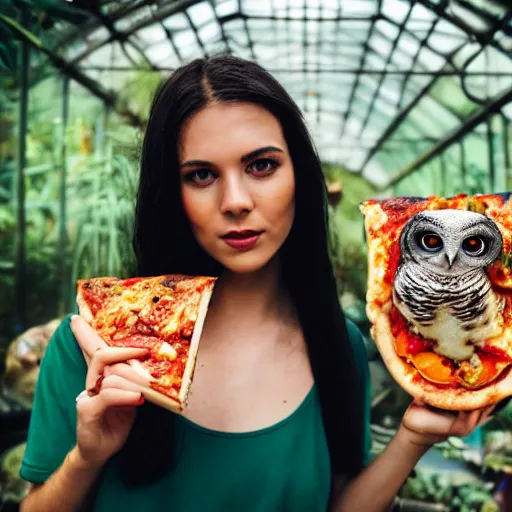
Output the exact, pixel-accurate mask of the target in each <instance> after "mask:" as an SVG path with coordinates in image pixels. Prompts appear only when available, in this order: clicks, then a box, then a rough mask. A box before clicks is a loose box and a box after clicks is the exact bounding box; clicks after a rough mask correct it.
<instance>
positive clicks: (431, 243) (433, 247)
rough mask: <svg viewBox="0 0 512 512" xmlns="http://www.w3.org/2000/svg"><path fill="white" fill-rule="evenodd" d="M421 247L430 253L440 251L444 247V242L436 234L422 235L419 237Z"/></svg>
mask: <svg viewBox="0 0 512 512" xmlns="http://www.w3.org/2000/svg"><path fill="white" fill-rule="evenodd" d="M418 242H419V245H420V247H422V248H423V249H425V250H426V251H429V252H434V251H439V249H441V248H442V247H443V241H442V240H441V237H440V236H439V235H436V234H435V233H422V234H420V236H419V237H418Z"/></svg>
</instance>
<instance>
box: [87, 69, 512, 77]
mask: <svg viewBox="0 0 512 512" xmlns="http://www.w3.org/2000/svg"><path fill="white" fill-rule="evenodd" d="M78 69H81V70H84V71H117V72H128V71H136V69H137V68H133V67H131V66H79V67H78ZM265 69H266V70H267V71H269V72H271V73H289V74H292V73H320V74H321V73H330V74H334V73H341V74H346V75H357V74H360V75H376V76H380V75H395V76H404V75H412V76H431V77H435V78H438V77H443V76H457V77H463V76H475V77H478V76H484V77H485V76H489V77H502V76H503V77H510V71H462V70H460V71H459V70H454V69H447V70H440V71H406V70H385V69H357V68H318V67H311V68H308V69H296V68H294V69H287V68H272V67H269V66H266V67H265ZM144 71H148V72H151V71H153V72H155V73H158V72H160V71H166V72H172V71H176V68H174V67H170V66H156V69H153V70H148V69H144Z"/></svg>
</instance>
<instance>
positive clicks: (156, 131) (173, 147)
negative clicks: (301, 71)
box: [120, 55, 364, 485]
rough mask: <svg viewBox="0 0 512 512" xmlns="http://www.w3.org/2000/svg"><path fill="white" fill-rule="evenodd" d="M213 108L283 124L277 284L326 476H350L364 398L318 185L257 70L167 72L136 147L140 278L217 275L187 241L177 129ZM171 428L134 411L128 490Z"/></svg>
mask: <svg viewBox="0 0 512 512" xmlns="http://www.w3.org/2000/svg"><path fill="white" fill-rule="evenodd" d="M212 101H216V102H244V103H253V104H257V105H260V106H262V107H264V108H265V109H267V110H268V111H269V112H271V113H272V114H273V115H274V116H275V117H276V118H277V119H278V120H279V121H280V123H281V126H282V129H283V133H284V137H285V139H286V142H287V145H288V148H289V151H290V155H291V158H292V161H293V165H294V169H295V186H296V197H295V203H296V206H295V209H296V213H295V219H294V223H293V226H292V229H291V232H290V234H289V236H288V238H287V239H286V241H285V243H284V245H283V247H282V248H281V254H280V261H281V262H282V273H283V279H284V283H285V285H286V286H287V288H288V290H289V292H290V294H291V297H292V299H293V301H294V304H295V308H296V310H297V313H298V317H299V321H300V323H301V327H302V329H303V332H304V336H305V339H306V343H307V349H308V354H309V358H310V362H311V366H312V370H313V375H314V379H315V382H316V386H317V389H318V392H319V396H320V402H321V407H322V414H323V420H324V428H325V431H326V436H327V442H328V446H329V453H330V459H331V467H332V470H333V472H336V473H340V474H344V475H347V476H353V475H355V474H357V473H358V472H359V471H360V470H361V468H362V464H363V432H364V425H363V412H362V410H363V403H364V398H363V396H362V390H361V389H359V387H358V386H357V385H356V383H357V382H358V378H357V374H356V364H355V360H354V355H353V352H352V348H351V344H350V342H349V340H348V335H347V329H346V325H345V319H344V316H343V313H342V310H341V308H340V305H339V302H338V294H337V290H336V282H335V278H334V275H333V269H332V264H331V260H330V253H329V246H328V230H327V229H328V228H327V200H326V199H327V196H326V188H325V182H324V177H323V173H322V169H321V166H320V161H319V158H318V156H317V153H316V150H315V148H314V146H313V143H312V141H311V138H310V136H309V134H308V131H307V128H306V126H305V123H304V120H303V118H302V115H301V113H300V110H299V109H298V107H297V105H296V104H295V103H294V101H293V100H292V99H291V98H290V96H289V95H288V94H287V93H286V91H285V90H284V89H283V87H282V86H281V85H280V84H279V83H278V82H277V81H276V80H275V79H274V78H273V77H272V76H271V75H270V74H269V73H267V72H266V71H265V70H264V69H263V68H261V67H260V66H259V65H257V64H255V63H253V62H249V61H245V60H242V59H239V58H236V57H233V56H228V55H219V56H215V57H211V58H206V59H198V60H195V61H193V62H191V63H189V64H187V65H185V66H183V67H181V68H180V69H178V70H177V71H176V72H174V73H173V74H172V76H170V78H169V79H168V80H167V81H166V82H165V83H164V84H163V85H162V87H161V88H160V89H159V91H158V93H157V94H156V97H155V99H154V102H153V106H152V108H151V113H150V117H149V121H148V125H147V129H146V134H145V138H144V144H143V149H142V159H141V174H140V185H139V191H138V196H137V205H136V215H135V234H134V249H135V253H136V257H137V263H138V274H139V275H140V276H154V275H160V274H166V273H183V274H189V275H218V274H219V273H220V272H221V271H222V269H221V268H220V266H219V264H218V263H217V262H215V261H214V260H213V259H212V258H211V257H210V256H209V255H208V254H206V253H205V252H204V251H203V250H202V249H201V248H200V246H199V245H198V243H197V242H196V240H195V239H194V237H193V235H192V232H191V229H190V226H189V222H188V220H187V218H186V216H185V213H184V210H183V207H182V202H181V193H180V182H179V172H178V137H179V132H180V128H181V126H182V125H183V123H184V122H185V121H186V120H187V119H188V118H189V117H190V116H191V115H193V114H194V113H195V112H197V111H199V110H200V109H201V108H203V107H205V106H206V105H207V104H208V103H209V102H212ZM173 422H174V415H173V413H170V412H168V411H166V410H164V409H162V408H158V407H155V406H153V405H151V404H145V405H144V406H142V407H141V409H140V411H139V414H138V416H137V420H136V422H135V425H134V428H133V429H132V431H131V433H130V436H129V438H128V441H127V443H126V445H125V446H124V448H123V449H122V451H121V453H120V456H121V457H122V459H123V460H122V463H121V464H120V467H121V471H122V478H123V480H124V482H125V483H126V484H128V485H130V484H137V483H142V482H143V481H152V480H154V479H156V478H158V477H159V476H161V475H163V474H164V473H165V471H168V470H169V469H170V465H169V464H170V463H171V461H172V460H173V432H174V430H173ZM148 445H152V446H148ZM142 468H143V471H141V469H142Z"/></svg>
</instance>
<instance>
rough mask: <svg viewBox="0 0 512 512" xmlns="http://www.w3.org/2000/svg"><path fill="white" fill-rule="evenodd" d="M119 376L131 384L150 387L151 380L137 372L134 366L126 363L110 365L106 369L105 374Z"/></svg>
mask: <svg viewBox="0 0 512 512" xmlns="http://www.w3.org/2000/svg"><path fill="white" fill-rule="evenodd" d="M107 373H108V374H109V375H118V376H119V377H123V378H124V379H127V380H129V381H131V382H134V383H136V384H138V385H139V386H143V387H148V386H149V385H150V382H151V379H149V378H148V377H145V376H144V375H142V374H141V373H140V372H138V371H137V370H135V368H133V367H132V366H130V365H128V364H125V363H117V364H112V365H109V366H107V367H106V368H105V374H107Z"/></svg>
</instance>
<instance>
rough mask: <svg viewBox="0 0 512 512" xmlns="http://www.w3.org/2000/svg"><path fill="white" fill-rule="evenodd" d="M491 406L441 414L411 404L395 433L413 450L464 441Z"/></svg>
mask: <svg viewBox="0 0 512 512" xmlns="http://www.w3.org/2000/svg"><path fill="white" fill-rule="evenodd" d="M494 409H495V406H494V405H490V406H487V407H483V408H481V409H475V410H473V411H458V412H454V411H444V410H441V409H435V408H433V407H430V406H428V405H427V404H425V403H424V402H421V401H420V400H414V401H413V402H412V404H411V405H410V406H409V408H408V409H407V411H406V412H405V415H404V417H403V420H402V424H401V426H400V428H399V431H398V437H399V438H401V439H402V440H404V441H406V442H408V443H411V444H413V445H416V446H422V447H425V448H430V447H431V446H433V445H434V444H435V443H440V442H442V441H444V440H446V439H447V438H448V437H450V436H457V437H465V436H468V435H469V434H471V432H473V430H474V429H475V428H476V427H478V426H480V425H482V424H483V423H485V422H486V421H487V420H488V419H489V417H490V415H491V413H492V412H493V410H494Z"/></svg>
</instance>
